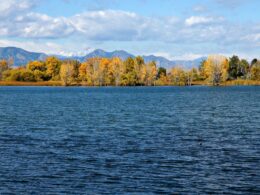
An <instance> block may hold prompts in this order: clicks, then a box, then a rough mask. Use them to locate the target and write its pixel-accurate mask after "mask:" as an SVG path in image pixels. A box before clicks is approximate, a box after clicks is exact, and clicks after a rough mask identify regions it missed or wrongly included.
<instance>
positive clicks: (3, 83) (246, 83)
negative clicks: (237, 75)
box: [0, 80, 260, 86]
mask: <svg viewBox="0 0 260 195" xmlns="http://www.w3.org/2000/svg"><path fill="white" fill-rule="evenodd" d="M192 85H198V86H199V85H200V86H209V84H208V83H207V82H205V81H194V82H192ZM239 85H240V86H250V85H251V86H260V81H253V80H233V81H227V82H225V83H222V84H221V86H239ZM0 86H62V82H61V81H41V82H21V81H0ZM71 86H85V85H81V84H73V85H71ZM158 86H175V85H171V84H170V85H158ZM176 86H179V85H176Z"/></svg>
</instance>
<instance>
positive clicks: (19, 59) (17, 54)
mask: <svg viewBox="0 0 260 195" xmlns="http://www.w3.org/2000/svg"><path fill="white" fill-rule="evenodd" d="M47 56H48V55H47V54H45V53H37V52H30V51H26V50H24V49H21V48H17V47H0V59H9V58H12V59H13V61H14V66H22V65H25V64H27V63H28V62H29V61H33V60H44V59H45V58H46V57H47ZM56 56H57V57H59V58H60V59H75V60H79V61H80V62H83V61H85V60H87V59H89V58H92V57H106V58H112V57H119V58H121V59H122V60H125V59H126V58H128V57H135V56H134V55H133V54H130V53H128V52H126V51H124V50H115V51H113V52H107V51H104V50H101V49H96V50H94V51H92V52H90V53H89V54H87V55H85V56H72V57H68V56H58V55H56ZM142 57H143V58H144V61H145V62H150V61H155V62H156V63H157V66H162V67H165V68H167V69H169V68H171V67H174V66H176V65H181V66H183V67H184V68H191V67H198V66H199V64H200V62H201V61H202V60H204V59H205V57H201V58H197V59H195V60H169V59H167V58H164V57H161V56H154V55H144V56H142Z"/></svg>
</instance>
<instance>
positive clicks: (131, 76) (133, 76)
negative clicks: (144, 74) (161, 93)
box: [121, 57, 137, 86]
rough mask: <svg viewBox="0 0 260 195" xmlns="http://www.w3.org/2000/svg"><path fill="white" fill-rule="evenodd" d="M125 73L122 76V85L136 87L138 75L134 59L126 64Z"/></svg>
mask: <svg viewBox="0 0 260 195" xmlns="http://www.w3.org/2000/svg"><path fill="white" fill-rule="evenodd" d="M123 65H124V72H123V74H122V78H121V81H122V85H130V86H134V85H136V84H137V73H136V71H135V61H134V59H133V58H131V57H129V58H127V59H126V60H125V61H124V63H123Z"/></svg>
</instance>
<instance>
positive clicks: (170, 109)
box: [0, 87, 260, 194]
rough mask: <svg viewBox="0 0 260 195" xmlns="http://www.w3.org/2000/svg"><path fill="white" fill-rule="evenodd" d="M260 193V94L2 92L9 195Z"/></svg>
mask: <svg viewBox="0 0 260 195" xmlns="http://www.w3.org/2000/svg"><path fill="white" fill-rule="evenodd" d="M5 193H14V194H102V193H107V194H128V193H133V194H156V193H166V194H170V193H180V194H206V193H217V194H222V193H234V194H259V193H260V87H225V88H221V87H219V88H214V87H158V88H157V87H154V88H149V87H140V88H58V87H55V88H51V87H0V194H5Z"/></svg>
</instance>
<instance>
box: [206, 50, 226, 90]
mask: <svg viewBox="0 0 260 195" xmlns="http://www.w3.org/2000/svg"><path fill="white" fill-rule="evenodd" d="M228 70H229V63H228V60H227V58H226V57H224V56H221V55H210V56H209V57H208V58H207V60H206V61H205V63H204V71H205V75H206V78H207V80H208V82H209V83H210V84H212V85H219V84H220V82H222V81H226V80H227V79H228Z"/></svg>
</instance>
